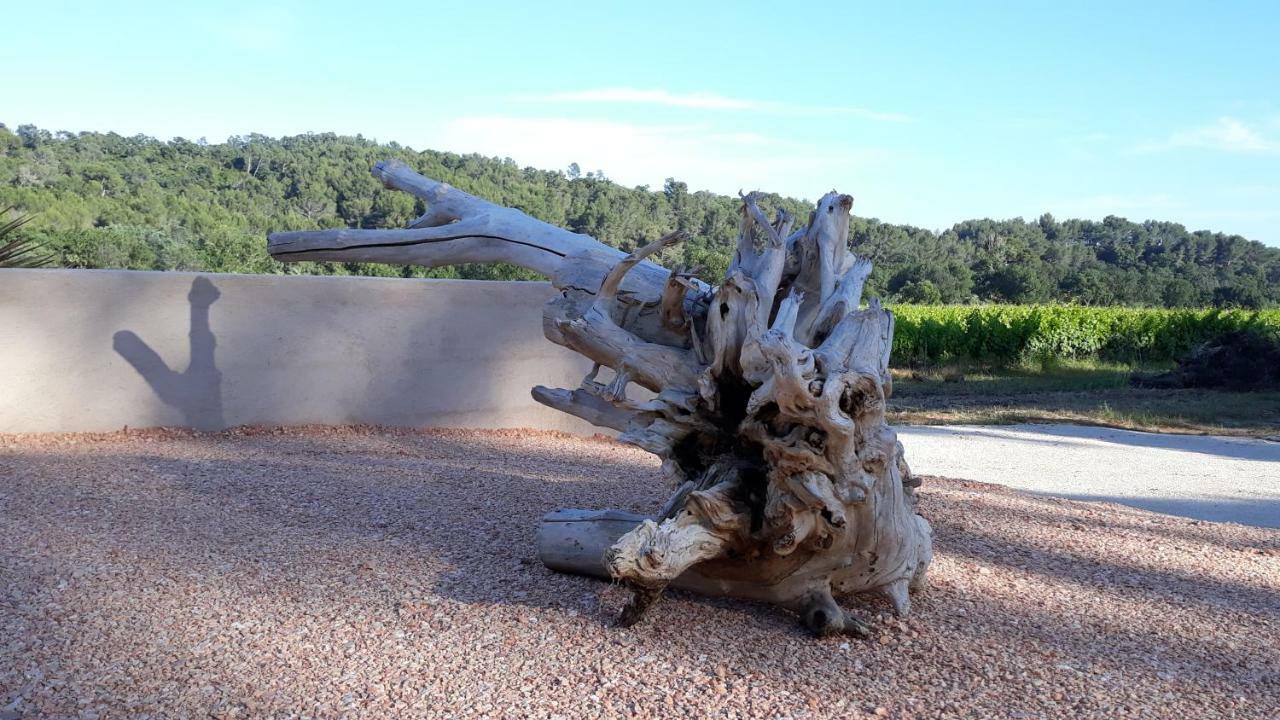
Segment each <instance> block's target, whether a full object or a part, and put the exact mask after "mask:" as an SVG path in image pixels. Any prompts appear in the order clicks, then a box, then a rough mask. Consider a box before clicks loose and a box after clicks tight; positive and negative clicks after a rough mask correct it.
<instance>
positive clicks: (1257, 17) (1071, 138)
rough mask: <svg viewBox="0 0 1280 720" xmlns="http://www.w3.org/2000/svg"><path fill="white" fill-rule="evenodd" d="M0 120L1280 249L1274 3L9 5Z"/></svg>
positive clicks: (928, 218)
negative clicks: (313, 138) (1204, 233)
mask: <svg viewBox="0 0 1280 720" xmlns="http://www.w3.org/2000/svg"><path fill="white" fill-rule="evenodd" d="M0 17H3V22H4V25H5V27H6V30H7V31H6V33H5V40H4V43H3V44H0V65H2V66H3V73H4V77H5V81H4V84H3V90H0V121H3V122H5V123H6V124H8V125H9V126H10V127H15V126H17V125H19V124H22V123H35V124H37V125H40V126H42V127H45V128H48V129H51V130H104V131H105V130H112V131H115V132H119V133H122V134H134V133H145V134H148V135H154V136H157V137H162V138H169V137H173V136H182V137H186V138H189V139H196V138H199V137H206V138H208V139H209V140H211V141H214V140H222V139H225V138H226V137H228V136H231V135H237V134H245V133H249V132H260V133H265V134H269V135H282V134H293V133H301V132H308V131H315V132H328V131H332V132H339V133H346V134H355V133H361V134H363V135H365V136H366V137H373V138H377V139H378V140H383V141H389V140H395V141H398V142H400V143H402V144H405V145H409V146H411V147H414V148H417V149H423V148H434V149H441V150H453V151H457V152H479V153H483V154H486V155H498V156H507V157H511V158H514V159H515V160H516V161H517V162H519V163H520V164H522V165H534V166H537V167H543V168H564V167H567V166H568V164H569V163H571V162H577V163H579V164H580V165H581V166H582V168H583V170H584V171H587V170H594V169H602V170H604V172H605V174H606V175H608V176H609V177H611V178H613V179H615V180H617V181H619V182H621V183H624V184H627V185H642V184H645V185H650V186H651V187H655V188H657V187H660V186H661V184H662V181H663V179H664V178H666V177H668V176H675V177H677V178H679V179H681V180H684V181H686V182H688V183H689V185H690V187H691V188H693V189H710V190H715V191H718V192H734V191H736V190H738V189H739V188H744V189H751V188H760V189H765V190H773V191H777V192H781V193H784V194H788V195H794V196H798V197H806V198H814V197H817V196H818V195H820V194H822V193H823V192H825V191H827V190H830V189H832V188H838V189H840V190H841V191H842V192H849V193H852V194H853V195H854V196H855V198H857V202H856V204H855V206H854V212H855V213H857V214H859V215H864V216H870V217H879V218H881V219H884V220H888V221H893V222H905V223H912V224H916V225H920V226H924V227H929V228H934V229H937V228H942V227H947V226H949V225H951V224H952V223H954V222H956V221H959V220H963V219H967V218H972V217H996V218H1003V217H1013V216H1019V215H1020V216H1024V217H1035V216H1038V215H1039V214H1040V213H1042V212H1046V211H1047V212H1052V213H1053V214H1054V215H1055V216H1057V217H1059V218H1066V217H1090V218H1101V217H1103V216H1105V215H1108V214H1116V215H1121V216H1124V217H1128V218H1130V219H1133V220H1144V219H1148V218H1153V219H1164V220H1174V221H1177V222H1181V223H1184V224H1185V225H1187V226H1188V227H1190V228H1191V229H1201V228H1207V229H1213V230H1221V231H1226V232H1235V233H1240V234H1243V235H1245V236H1246V237H1250V238H1253V239H1258V240H1262V241H1264V242H1267V243H1269V244H1272V245H1280V50H1278V49H1277V38H1278V37H1280V3H1275V2H1256V3H1242V2H1202V3H1181V2H1160V3H1155V2H1152V3H1144V2H1124V3H1115V2H1107V3H1092V2H1065V3H1052V4H1050V3H1015V2H1007V3H982V2H968V3H963V4H961V3H946V4H943V3H936V4H935V3H925V4H908V3H884V2H876V3H852V2H850V3H830V2H827V3H821V4H804V3H776V2H775V3H753V2H746V1H743V0H739V1H738V2H732V3H711V2H706V3H698V2H688V1H686V2H679V3H667V2H656V1H649V2H634V1H632V2H625V3H614V2H590V3H588V2H580V3H557V2H450V3H444V2H421V1H419V2H375V1H366V2H341V3H339V2H306V3H302V2H296V3H294V2H272V1H271V0H267V1H265V2H258V3H199V2H193V3H175V2H172V1H171V0H165V1H164V2H111V3H106V2H102V3H98V2H93V3H88V2H86V3H59V2H49V1H47V0H46V1H44V2H25V3H11V4H7V5H6V7H5V8H4V9H3V10H2V11H0Z"/></svg>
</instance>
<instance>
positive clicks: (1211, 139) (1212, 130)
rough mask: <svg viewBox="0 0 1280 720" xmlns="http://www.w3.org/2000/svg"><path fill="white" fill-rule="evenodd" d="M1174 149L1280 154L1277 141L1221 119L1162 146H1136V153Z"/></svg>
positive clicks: (1175, 135)
mask: <svg viewBox="0 0 1280 720" xmlns="http://www.w3.org/2000/svg"><path fill="white" fill-rule="evenodd" d="M1178 148H1198V149H1203V150H1217V151H1220V152H1230V153H1245V154H1267V153H1275V152H1280V141H1278V140H1274V139H1272V138H1270V137H1267V136H1266V135H1265V134H1264V133H1263V132H1262V131H1261V130H1260V129H1258V128H1256V127H1254V126H1251V125H1250V124H1248V123H1246V122H1244V121H1242V120H1237V119H1236V118H1233V117H1226V116H1224V117H1220V118H1218V119H1217V120H1215V121H1213V122H1212V123H1209V124H1208V125H1204V126H1201V127H1198V128H1191V129H1188V130H1180V131H1178V132H1175V133H1173V134H1172V135H1170V136H1169V137H1168V138H1167V139H1166V140H1164V141H1163V142H1156V143H1148V144H1145V145H1141V146H1139V148H1138V149H1139V150H1140V151H1146V152H1154V151H1163V150H1174V149H1178Z"/></svg>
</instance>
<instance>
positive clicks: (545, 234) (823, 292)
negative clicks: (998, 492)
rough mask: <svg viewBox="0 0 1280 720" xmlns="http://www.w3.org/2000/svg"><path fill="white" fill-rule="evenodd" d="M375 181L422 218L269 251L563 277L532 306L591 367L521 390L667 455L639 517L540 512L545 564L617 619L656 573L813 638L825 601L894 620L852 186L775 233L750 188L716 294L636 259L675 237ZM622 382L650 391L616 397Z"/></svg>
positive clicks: (922, 562)
mask: <svg viewBox="0 0 1280 720" xmlns="http://www.w3.org/2000/svg"><path fill="white" fill-rule="evenodd" d="M373 174H374V176H375V177H378V178H379V179H381V180H382V181H383V182H384V183H386V184H387V185H388V186H389V187H392V188H396V189H398V190H404V191H406V192H410V193H412V194H414V195H416V196H417V197H419V198H421V199H422V200H424V201H425V203H426V206H427V211H426V213H425V214H424V215H423V216H422V217H421V218H419V219H418V220H416V221H415V222H413V223H412V224H411V225H410V226H409V228H407V229H402V230H325V231H316V232H285V233H274V234H272V235H271V236H270V238H269V242H268V245H269V250H270V252H271V254H272V256H274V257H276V258H277V259H279V260H284V261H296V260H341V261H346V262H387V263H397V264H418V265H428V266H436V265H449V264H455V263H466V262H481V263H484V262H509V263H514V264H516V265H520V266H523V267H526V268H530V269H532V270H535V271H537V272H540V273H542V274H544V275H546V276H547V277H549V278H550V279H551V281H552V283H553V284H554V285H555V286H556V287H557V288H558V289H559V290H560V291H561V292H560V296H559V297H557V298H555V299H553V300H552V301H551V302H549V303H548V304H547V306H546V309H545V311H544V313H543V327H544V330H545V333H546V336H547V338H548V339H550V340H551V341H552V342H555V343H558V344H560V345H564V346H566V347H568V348H571V349H573V350H574V351H576V352H578V353H581V354H582V355H585V356H586V357H588V358H590V359H591V360H592V362H594V363H595V368H594V369H593V370H592V372H591V373H589V374H588V375H587V377H585V378H584V379H583V381H582V384H581V386H580V387H578V388H574V389H553V388H546V387H536V388H534V389H533V396H534V398H536V399H537V400H538V401H539V402H542V403H544V404H546V405H549V406H551V407H554V408H556V409H559V410H562V411H564V412H568V413H571V414H573V415H576V416H578V417H581V418H583V419H585V420H587V421H589V422H591V423H593V424H595V425H599V426H603V427H609V428H612V429H614V430H617V431H618V432H619V433H620V435H619V439H621V440H622V441H624V442H629V443H632V444H635V445H637V446H639V447H642V448H644V449H645V450H648V451H649V452H652V453H654V454H655V455H657V456H658V457H660V458H661V459H662V470H663V473H664V474H665V475H666V477H667V479H668V481H669V482H670V485H671V487H672V489H673V494H672V496H671V498H670V500H668V501H667V502H666V503H665V505H664V506H663V508H662V509H661V510H659V511H658V512H657V513H655V515H654V516H653V517H650V518H643V519H642V518H637V517H634V516H628V515H626V514H618V513H605V514H599V513H597V514H591V513H586V514H584V513H582V512H580V511H577V512H568V511H567V512H568V514H567V515H566V514H563V513H562V514H556V513H553V514H552V515H549V516H548V518H547V520H546V521H545V522H544V525H543V529H542V533H541V546H542V547H541V550H540V551H541V554H542V557H543V559H544V562H546V563H547V564H548V565H549V566H551V567H554V568H556V569H563V570H570V571H576V572H583V573H587V574H607V575H608V576H610V577H612V578H614V579H617V580H620V581H622V582H624V583H626V584H627V585H628V586H630V587H631V588H632V589H633V590H634V591H635V595H634V597H633V599H632V602H631V603H630V604H629V605H628V606H627V608H626V609H625V610H624V611H623V614H622V617H621V618H620V622H622V623H623V624H630V623H633V622H635V621H636V620H638V619H639V618H640V617H641V615H642V613H643V612H644V611H645V609H647V607H648V606H649V605H651V604H652V603H653V602H654V601H655V600H656V599H657V598H658V597H659V596H660V595H661V593H662V591H663V590H664V589H665V588H666V587H667V585H669V584H672V583H675V584H677V585H679V586H683V587H690V588H692V589H695V590H698V591H701V592H706V593H712V594H720V595H731V596H736V597H746V598H752V599H758V600H766V601H769V602H773V603H776V604H778V605H781V606H784V607H787V608H790V609H792V610H794V611H796V612H797V613H798V614H799V615H800V617H801V619H802V621H803V622H804V623H805V625H806V626H807V627H809V628H810V629H811V630H813V631H814V632H816V633H819V634H828V633H835V632H853V633H860V632H862V631H863V630H864V629H865V626H864V625H863V624H862V623H861V622H860V621H859V620H857V619H856V618H854V617H852V616H851V615H849V614H848V613H846V612H845V611H844V610H842V609H841V608H840V606H839V605H837V604H836V603H835V601H834V600H833V598H832V594H833V593H855V592H864V591H871V590H877V591H880V592H883V593H885V594H886V595H887V596H888V597H889V598H890V600H891V601H892V603H893V605H894V607H895V608H896V609H897V611H898V612H899V613H906V612H907V610H908V608H909V605H910V601H909V598H908V590H912V589H915V588H917V587H919V586H920V585H921V583H922V582H923V580H924V576H925V571H926V569H927V568H928V565H929V561H930V558H931V557H932V542H931V539H930V530H929V525H928V523H927V522H925V520H924V519H923V518H922V517H920V516H919V515H917V514H916V512H915V494H914V493H915V487H916V485H917V484H918V483H917V481H915V480H914V479H913V478H912V476H911V473H910V471H909V470H908V468H907V464H906V462H905V461H904V459H903V455H902V445H901V444H900V443H899V442H898V440H897V437H896V436H895V434H894V432H893V430H891V429H890V428H889V426H888V425H887V424H886V423H885V418H884V411H885V400H886V398H887V397H888V396H889V393H890V392H891V389H892V383H891V380H890V377H889V372H888V363H889V352H890V349H891V348H892V345H893V315H892V314H891V313H890V312H889V311H887V310H885V309H884V308H882V307H881V306H880V304H879V302H877V301H876V300H872V301H871V302H870V305H869V306H868V307H867V308H866V309H863V310H859V309H858V306H859V303H860V300H861V296H862V286H863V283H864V281H865V280H866V278H867V276H868V274H869V273H870V272H871V263H870V262H868V261H866V260H864V259H859V258H857V257H856V256H854V255H853V254H852V253H851V252H849V251H848V250H847V247H846V242H847V235H848V227H849V211H850V208H851V207H852V205H853V198H851V197H849V196H848V195H839V194H837V193H835V192H831V193H828V194H827V195H825V196H823V197H822V199H821V200H819V201H818V203H817V207H816V208H815V209H814V210H813V212H812V213H811V214H810V217H809V223H808V225H807V226H806V227H804V228H802V229H800V230H798V231H796V232H791V227H792V218H791V217H789V216H788V215H786V214H785V213H779V215H778V217H777V218H776V219H774V220H772V221H770V220H769V219H768V218H767V217H766V216H765V214H764V213H763V212H762V211H761V209H760V208H759V206H758V204H757V198H756V197H755V195H754V194H752V195H746V196H744V197H743V198H742V219H741V225H740V232H739V237H738V246H737V252H736V253H735V255H734V258H733V262H732V264H731V266H730V268H729V271H728V274H727V277H726V278H725V279H724V281H723V282H722V283H721V284H720V286H719V287H710V286H708V285H706V284H705V283H702V282H700V281H698V280H696V279H694V278H691V277H688V276H686V275H683V274H680V273H670V272H668V271H667V270H664V269H662V268H661V267H658V266H657V265H654V264H652V263H650V262H648V261H647V260H646V258H647V257H648V256H650V255H652V254H654V253H655V252H657V251H659V250H661V249H662V248H664V247H666V246H668V245H671V244H673V243H676V242H679V241H680V240H682V239H683V237H684V236H683V235H682V234H681V233H672V234H670V235H667V236H665V237H663V238H660V239H658V240H656V241H655V242H653V243H651V244H650V245H648V246H646V247H644V248H641V249H639V250H637V251H636V252H634V253H632V254H630V255H626V256H624V255H623V254H622V253H621V252H619V251H617V250H615V249H612V248H609V247H606V246H605V245H602V244H601V243H599V242H597V241H595V240H593V239H592V238H590V237H587V236H585V235H579V234H575V233H571V232H569V231H567V230H563V229H561V228H557V227H554V226H552V225H548V224H546V223H543V222H540V221H538V220H535V219H533V218H531V217H529V216H527V215H525V214H523V213H521V212H519V211H517V210H513V209H509V208H503V207H499V206H496V205H493V204H492V203H489V202H486V201H484V200H481V199H479V198H476V197H474V196H471V195H468V194H467V193H464V192H462V191H460V190H457V189H456V188H452V187H450V186H449V185H447V184H444V183H440V182H437V181H434V180H430V179H428V178H425V177H422V176H421V175H418V174H417V173H415V172H413V171H412V170H410V169H409V168H408V167H407V166H405V165H403V164H402V163H398V162H394V161H393V162H386V163H380V164H379V165H378V166H377V167H375V168H374V169H373ZM602 367H607V368H609V369H610V370H612V372H613V377H612V379H610V380H609V381H608V382H601V381H599V380H597V373H598V371H599V370H600V369H601V368H602ZM632 384H635V385H639V386H641V387H644V388H647V389H648V390H650V391H652V393H653V396H652V397H650V398H649V399H644V400H640V399H632V398H628V397H627V389H628V387H629V386H630V385H632Z"/></svg>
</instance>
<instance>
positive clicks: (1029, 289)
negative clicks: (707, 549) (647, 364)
mask: <svg viewBox="0 0 1280 720" xmlns="http://www.w3.org/2000/svg"><path fill="white" fill-rule="evenodd" d="M388 157H394V158H398V159H400V160H403V161H404V162H406V163H409V164H410V165H412V166H413V167H415V168H416V169H418V170H419V171H420V172H422V173H423V174H425V175H428V176H431V177H435V178H439V179H442V180H445V181H447V182H450V183H452V184H454V185H456V186H457V187H460V188H462V189H464V190H466V191H468V192H471V193H474V194H476V195H480V196H482V197H485V198H487V199H490V200H492V201H494V202H497V203H499V204H503V205H510V206H513V207H517V208H520V209H521V210H523V211H525V212H527V213H529V214H531V215H534V216H535V217H538V218H541V219H542V220H546V221H547V222H551V223H554V224H556V225H561V226H564V227H567V228H570V229H572V230H575V231H578V232H584V233H588V234H590V235H593V236H595V237H596V238H598V239H600V240H601V241H603V242H606V243H609V244H611V245H615V246H618V247H621V248H623V249H631V248H633V247H635V246H637V245H638V244H642V243H644V242H647V241H649V240H652V239H654V238H656V237H658V236H660V235H662V234H663V233H665V232H668V231H670V230H671V229H673V228H680V229H684V230H688V231H690V232H691V233H692V235H693V239H692V240H691V241H689V242H688V243H686V244H685V245H683V246H682V247H679V248H675V249H673V250H672V251H671V253H672V255H670V256H666V257H663V258H662V262H664V264H667V265H676V264H682V265H685V266H695V265H697V266H702V267H703V271H702V274H703V275H704V276H706V277H708V278H711V277H719V276H720V275H721V273H722V272H723V271H724V268H725V267H726V266H727V264H728V261H729V256H730V253H731V249H732V243H733V238H734V235H735V229H736V223H737V207H738V203H737V200H736V198H732V197H728V196H724V195H716V194H713V193H708V192H689V190H688V188H687V186H686V185H685V184H684V183H682V182H678V181H675V180H668V181H667V183H666V184H665V186H664V187H663V188H661V189H657V190H652V189H649V188H644V187H640V188H626V187H622V186H619V185H617V184H615V183H613V182H612V181H610V180H608V179H606V178H605V177H603V176H602V175H601V174H599V173H586V174H585V175H583V174H580V173H579V172H578V171H577V169H576V167H573V168H570V169H569V170H568V171H567V172H560V171H550V170H535V169H533V168H520V167H518V166H517V165H516V164H515V163H514V162H513V161H511V160H509V159H507V160H499V159H495V158H485V157H481V156H478V155H455V154H452V153H445V152H436V151H431V150H427V151H422V152H417V151H414V150H412V149H410V148H407V147H403V146H401V145H398V144H396V143H389V144H379V143H375V142H373V141H370V140H366V139H364V138H361V137H354V138H353V137H339V136H336V135H331V134H326V135H300V136H296V137H287V138H282V139H274V138H269V137H265V136H261V135H251V136H248V137H237V138H232V139H230V140H229V141H227V142H225V143H217V144H207V143H204V142H191V141H188V140H183V139H175V140H172V141H169V142H162V141H159V140H155V139H152V138H148V137H142V136H136V137H122V136H119V135H116V134H113V133H107V134H102V133H80V134H70V133H57V134H53V133H50V132H47V131H44V130H40V129H38V128H35V127H32V126H21V127H19V128H17V130H16V131H15V130H10V129H7V128H5V127H4V126H3V125H0V208H5V207H10V206H12V207H14V208H16V210H17V211H18V212H21V213H26V214H30V215H32V216H33V220H32V222H31V223H30V224H29V225H28V226H27V227H26V228H25V229H24V232H26V233H27V234H28V235H34V236H36V237H38V238H39V239H40V240H42V241H43V242H44V243H45V244H46V246H47V247H48V248H49V249H50V250H52V251H53V252H54V253H55V255H56V258H57V262H58V263H59V264H61V265H63V266H65V267H84V268H133V269H155V270H199V271H209V272H247V273H283V272H291V273H296V272H314V273H353V274H365V275H403V276H409V277H471V278H512V277H530V275H529V274H527V273H525V272H523V271H521V270H518V269H515V268H502V267H498V268H495V267H460V268H438V269H434V270H426V269H423V268H393V267H386V266H359V265H330V264H304V265H297V266H285V265H280V264H277V263H275V262H274V261H272V260H271V259H270V258H269V257H268V256H267V254H266V252H265V234H266V232H268V231H269V230H288V229H312V228H321V227H335V226H341V225H348V226H352V227H357V226H358V227H384V226H399V225H404V224H405V223H407V222H409V221H410V220H412V219H413V218H414V217H416V216H417V215H418V214H419V213H420V212H421V208H420V207H416V206H415V200H414V199H413V198H411V197H409V196H408V195H405V194H403V193H398V192H393V191H388V190H385V189H383V188H382V187H381V185H380V184H379V183H377V182H376V181H375V180H373V178H371V177H370V175H369V172H368V170H369V168H370V166H372V165H373V164H374V163H375V162H377V161H378V160H382V159H385V158H388ZM845 189H846V190H849V191H851V192H853V193H854V194H855V195H856V193H857V188H845ZM825 190H827V188H814V191H815V192H820V191H825ZM921 202H927V198H922V199H921ZM765 204H766V205H777V204H781V205H784V206H786V207H787V208H788V209H790V210H792V211H793V212H796V213H797V214H800V215H801V217H803V216H804V215H803V214H804V213H807V212H808V207H807V204H806V203H802V202H800V201H798V200H794V199H790V198H778V197H770V198H769V199H768V200H767V201H766V202H765ZM857 209H858V208H857V206H856V205H855V207H854V211H855V213H856V212H857ZM851 235H852V237H851V244H852V246H853V248H854V250H855V251H856V252H858V253H860V254H862V255H866V256H869V257H871V258H872V259H873V260H874V261H875V262H876V270H875V274H874V275H873V276H872V279H871V281H870V283H869V285H870V292H871V293H873V294H878V295H881V296H883V297H887V298H889V299H891V300H894V301H899V302H915V303H938V302H943V303H969V302H979V301H994V302H1012V303H1033V302H1047V301H1067V302H1075V303H1080V304H1087V305H1140V306H1168V307H1190V306H1209V305H1215V306H1239V307H1250V308H1253V307H1262V306H1275V305H1278V304H1280V248H1269V247H1267V246H1265V245H1263V244H1261V243H1258V242H1254V241H1250V240H1246V239H1245V238H1242V237H1239V236H1235V235H1224V234H1221V233H1213V232H1207V231H1197V232H1189V231H1188V230H1187V229H1186V228H1184V227H1183V226H1181V225H1178V224H1175V223H1167V222H1144V223H1141V224H1138V223H1133V222H1129V221H1127V220H1124V219H1122V218H1117V217H1108V218H1106V219H1105V220H1103V221H1102V222H1094V221H1088V220H1065V221H1058V220H1055V219H1054V218H1053V217H1052V216H1051V215H1048V214H1046V215H1043V216H1041V217H1040V218H1038V219H1036V220H1034V221H1030V222H1028V221H1024V220H1021V219H1014V220H999V221H997V220H969V221H965V222H962V223H959V224H957V225H955V226H954V227H952V228H950V229H948V230H945V231H942V232H940V233H939V232H933V231H930V230H925V229H921V228H915V227H909V226H902V225H892V224H888V223H881V222H879V221H877V220H873V219H867V218H862V217H856V218H855V219H854V222H853V224H852V228H851Z"/></svg>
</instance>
